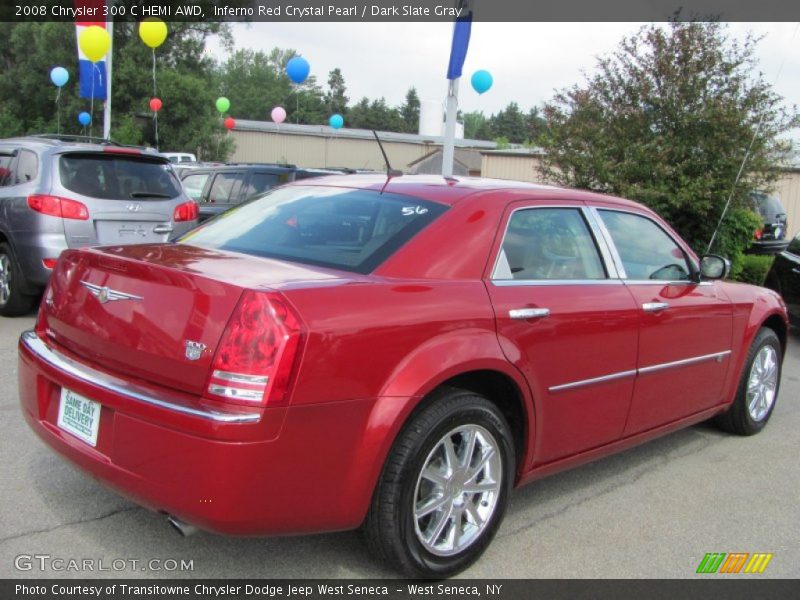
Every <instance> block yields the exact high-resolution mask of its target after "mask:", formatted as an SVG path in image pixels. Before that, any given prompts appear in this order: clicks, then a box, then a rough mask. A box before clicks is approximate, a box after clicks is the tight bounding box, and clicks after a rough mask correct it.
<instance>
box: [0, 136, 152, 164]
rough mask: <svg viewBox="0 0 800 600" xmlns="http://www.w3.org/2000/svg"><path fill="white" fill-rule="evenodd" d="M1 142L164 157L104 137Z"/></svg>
mask: <svg viewBox="0 0 800 600" xmlns="http://www.w3.org/2000/svg"><path fill="white" fill-rule="evenodd" d="M84 140H90V141H84ZM0 144H9V145H17V146H25V147H28V148H31V147H36V148H38V149H48V148H56V149H58V150H59V151H62V150H63V151H83V152H107V151H113V150H116V151H117V152H119V153H120V154H125V153H126V152H125V151H126V150H130V151H131V154H134V153H137V154H139V153H140V154H142V155H144V156H147V157H148V158H150V157H153V158H163V157H162V156H161V155H160V154H158V153H157V152H156V150H155V149H154V148H147V147H144V146H132V145H127V144H120V143H118V142H113V141H110V140H103V139H102V138H88V137H84V136H73V135H57V134H52V135H50V134H42V135H27V136H18V137H13V138H5V139H0ZM110 149H113V150H110ZM164 160H166V159H164Z"/></svg>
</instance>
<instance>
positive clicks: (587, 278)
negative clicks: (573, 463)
mask: <svg viewBox="0 0 800 600" xmlns="http://www.w3.org/2000/svg"><path fill="white" fill-rule="evenodd" d="M502 229H503V238H502V242H501V243H499V244H498V246H499V247H498V248H497V249H496V250H495V253H496V259H495V262H494V266H493V267H492V269H491V272H490V274H489V281H488V282H487V289H488V291H489V295H490V297H491V301H492V305H493V306H494V310H495V315H496V319H497V331H498V336H499V340H500V344H501V347H502V349H503V352H504V353H505V355H506V357H507V358H508V359H509V361H511V362H512V363H513V364H514V365H515V366H516V367H517V368H519V370H520V371H521V372H522V373H523V374H524V376H525V378H526V379H527V381H528V383H529V384H530V387H531V391H532V393H533V397H534V402H535V410H536V431H535V432H531V433H532V435H533V436H534V441H535V443H536V451H535V463H536V464H542V463H546V462H551V461H554V460H557V459H559V458H563V457H566V456H569V455H572V454H576V453H578V452H581V451H583V450H588V449H590V448H594V447H597V446H601V445H603V444H606V443H609V442H612V441H614V440H616V439H618V438H619V437H620V436H621V434H622V431H623V428H624V426H625V418H626V416H627V414H628V409H629V405H630V401H631V395H632V392H633V382H634V378H635V374H636V344H637V336H638V327H639V314H638V311H637V310H636V306H635V304H634V302H633V299H632V297H631V295H630V293H629V292H628V290H627V289H626V288H625V286H624V285H623V283H622V281H621V280H620V279H618V278H617V277H616V271H615V267H614V265H613V263H612V261H611V258H610V255H609V253H608V250H607V248H606V246H605V242H604V241H603V240H602V239H601V238H600V237H599V236H598V235H597V233H596V231H593V227H592V215H591V214H590V213H589V212H588V211H587V209H586V208H585V207H584V205H583V204H582V203H581V202H578V201H573V202H570V201H559V202H558V203H557V204H554V205H552V206H542V205H536V204H525V203H522V204H519V203H517V204H514V205H512V206H511V207H510V208H509V209H508V210H507V212H506V215H505V217H504V224H503V225H502ZM529 466H532V465H529Z"/></svg>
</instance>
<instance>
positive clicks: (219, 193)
mask: <svg viewBox="0 0 800 600" xmlns="http://www.w3.org/2000/svg"><path fill="white" fill-rule="evenodd" d="M243 177H244V173H219V174H217V175H216V176H215V177H214V182H213V183H212V184H211V189H210V190H209V192H208V201H209V202H220V203H223V204H225V203H228V202H234V201H235V200H236V199H237V198H238V197H239V189H240V188H241V186H242V178H243Z"/></svg>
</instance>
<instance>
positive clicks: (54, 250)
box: [14, 232, 67, 293]
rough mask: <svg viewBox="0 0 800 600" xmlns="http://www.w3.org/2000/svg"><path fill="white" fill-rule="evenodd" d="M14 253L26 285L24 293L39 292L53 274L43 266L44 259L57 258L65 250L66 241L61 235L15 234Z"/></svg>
mask: <svg viewBox="0 0 800 600" xmlns="http://www.w3.org/2000/svg"><path fill="white" fill-rule="evenodd" d="M16 241H17V244H16V247H15V249H14V250H15V252H16V254H17V258H18V260H19V263H20V266H21V268H22V273H23V275H24V276H25V281H26V283H27V289H26V291H27V292H29V293H34V292H37V291H39V292H40V291H41V289H40V288H43V287H44V286H46V285H47V282H48V281H49V280H50V275H51V273H52V272H53V271H52V269H49V268H48V267H46V266H45V265H44V261H45V260H46V259H53V258H56V259H57V258H58V257H59V256H60V255H61V252H63V251H64V250H66V249H67V240H66V238H65V237H64V234H63V232H62V233H29V234H24V235H22V234H17V236H16Z"/></svg>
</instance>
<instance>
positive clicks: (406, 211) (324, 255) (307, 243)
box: [178, 186, 447, 273]
mask: <svg viewBox="0 0 800 600" xmlns="http://www.w3.org/2000/svg"><path fill="white" fill-rule="evenodd" d="M445 210H447V207H446V206H443V205H441V204H437V203H435V202H427V201H425V200H420V199H418V198H412V197H408V196H398V195H394V194H380V193H378V192H373V191H368V190H350V189H338V188H325V187H311V186H307V187H299V186H298V187H288V188H276V189H275V190H273V191H271V192H269V193H267V194H266V195H264V196H261V197H259V198H256V199H255V200H252V201H251V202H247V203H245V204H241V205H240V206H238V207H236V208H234V209H233V210H230V211H228V212H226V213H224V214H223V215H221V216H219V217H217V218H216V219H214V220H213V221H210V222H209V223H208V224H207V225H204V226H202V227H200V228H199V229H196V230H194V231H193V232H190V233H188V234H187V235H185V236H184V237H182V238H181V239H180V240H178V241H179V242H181V243H187V244H192V245H195V246H202V247H206V248H218V249H221V250H230V251H233V252H242V253H244V254H251V255H255V256H264V257H267V258H277V259H283V260H289V261H294V262H300V263H306V264H312V265H320V266H324V267H333V268H336V269H342V270H345V271H354V272H356V273H369V272H371V271H372V270H374V269H375V268H376V267H377V266H378V265H379V264H381V263H382V262H383V261H384V260H386V259H387V258H389V257H390V256H391V255H392V254H394V253H395V252H396V251H397V250H398V249H399V248H400V247H401V246H402V245H403V244H405V243H406V242H407V241H408V240H410V239H411V238H412V237H413V236H414V235H415V234H417V233H418V232H420V231H421V230H422V229H424V228H425V227H427V226H428V225H429V224H430V223H431V222H432V221H433V220H434V219H436V217H438V216H439V215H441V214H442V213H444V212H445Z"/></svg>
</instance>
